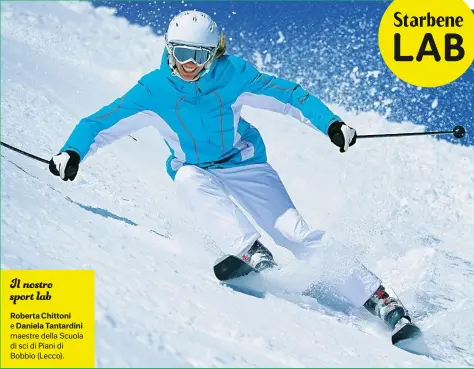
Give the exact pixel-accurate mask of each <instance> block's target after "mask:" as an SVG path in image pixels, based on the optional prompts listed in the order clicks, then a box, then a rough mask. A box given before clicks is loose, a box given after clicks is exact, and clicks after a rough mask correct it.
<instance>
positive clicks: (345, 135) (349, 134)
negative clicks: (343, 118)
mask: <svg viewBox="0 0 474 369" xmlns="http://www.w3.org/2000/svg"><path fill="white" fill-rule="evenodd" d="M328 136H329V138H330V139H331V142H332V143H333V144H334V145H336V146H337V147H339V151H340V152H346V151H347V150H348V149H349V146H352V145H354V144H355V143H356V139H357V133H356V130H355V129H354V128H351V127H349V126H348V125H346V124H345V123H344V122H335V123H333V124H331V125H330V126H329V129H328Z"/></svg>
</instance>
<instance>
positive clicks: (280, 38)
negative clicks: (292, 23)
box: [276, 31, 285, 44]
mask: <svg viewBox="0 0 474 369" xmlns="http://www.w3.org/2000/svg"><path fill="white" fill-rule="evenodd" d="M283 42H285V36H284V35H283V33H282V32H281V31H278V40H277V41H276V43H277V44H282V43H283Z"/></svg>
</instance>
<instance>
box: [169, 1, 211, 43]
mask: <svg viewBox="0 0 474 369" xmlns="http://www.w3.org/2000/svg"><path fill="white" fill-rule="evenodd" d="M165 39H166V45H167V47H168V50H169V49H170V46H171V45H170V44H179V45H187V46H203V47H208V48H217V45H218V43H219V31H218V29H217V24H216V22H214V21H213V20H212V19H211V17H210V16H209V15H207V14H206V13H203V12H200V11H197V10H190V11H184V12H181V13H179V14H178V15H176V16H174V17H173V19H172V20H171V22H170V24H169V26H168V31H167V32H166V35H165Z"/></svg>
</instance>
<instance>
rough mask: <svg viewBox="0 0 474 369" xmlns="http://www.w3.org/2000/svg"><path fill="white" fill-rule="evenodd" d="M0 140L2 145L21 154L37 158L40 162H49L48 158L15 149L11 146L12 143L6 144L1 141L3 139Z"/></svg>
mask: <svg viewBox="0 0 474 369" xmlns="http://www.w3.org/2000/svg"><path fill="white" fill-rule="evenodd" d="M0 142H1V144H2V146H5V147H8V148H9V149H10V150H13V151H16V152H19V153H20V154H22V155H25V156H28V157H29V158H32V159H35V160H38V161H40V162H42V163H45V164H49V160H46V159H43V158H40V157H39V156H36V155H33V154H30V153H28V152H26V151H23V150H20V149H17V148H16V147H13V146H12V145H9V144H6V143H5V142H3V141H0Z"/></svg>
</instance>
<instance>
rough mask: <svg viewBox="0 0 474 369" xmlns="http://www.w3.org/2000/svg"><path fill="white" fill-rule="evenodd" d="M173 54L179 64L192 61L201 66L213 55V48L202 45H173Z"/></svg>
mask: <svg viewBox="0 0 474 369" xmlns="http://www.w3.org/2000/svg"><path fill="white" fill-rule="evenodd" d="M173 56H174V58H175V59H176V61H178V62H179V63H180V64H186V63H187V62H190V61H192V62H193V63H195V64H197V65H199V66H202V65H204V64H206V63H207V62H208V61H209V60H211V59H212V58H213V56H214V50H212V49H206V48H203V47H194V46H185V45H173Z"/></svg>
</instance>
